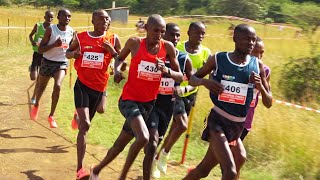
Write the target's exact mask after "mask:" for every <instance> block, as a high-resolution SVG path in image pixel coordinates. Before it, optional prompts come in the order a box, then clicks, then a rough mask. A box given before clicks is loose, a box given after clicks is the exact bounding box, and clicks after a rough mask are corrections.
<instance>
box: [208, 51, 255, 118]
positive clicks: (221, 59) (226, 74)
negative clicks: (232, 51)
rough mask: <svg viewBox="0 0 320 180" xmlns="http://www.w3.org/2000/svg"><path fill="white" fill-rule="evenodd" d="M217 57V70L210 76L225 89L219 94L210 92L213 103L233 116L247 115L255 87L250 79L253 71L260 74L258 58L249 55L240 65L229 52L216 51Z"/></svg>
mask: <svg viewBox="0 0 320 180" xmlns="http://www.w3.org/2000/svg"><path fill="white" fill-rule="evenodd" d="M215 59H216V71H215V72H213V75H211V76H210V78H212V79H214V80H215V81H217V82H219V83H221V84H222V85H223V86H224V91H223V92H222V93H221V94H219V95H218V96H216V95H214V94H213V93H211V92H210V98H211V100H212V102H213V104H214V105H215V106H217V107H218V108H220V109H221V110H223V111H224V112H226V113H228V114H230V115H232V116H235V117H241V118H242V117H246V116H247V112H248V108H249V106H250V103H251V101H252V96H253V88H254V87H253V86H254V85H253V84H252V83H250V82H249V79H250V75H251V72H252V71H254V72H255V73H257V74H259V64H258V63H259V62H258V59H257V58H256V57H254V56H248V58H247V61H246V63H245V64H244V65H238V64H235V63H233V62H232V61H231V60H230V58H229V53H227V52H219V53H216V54H215ZM243 121H244V120H243Z"/></svg>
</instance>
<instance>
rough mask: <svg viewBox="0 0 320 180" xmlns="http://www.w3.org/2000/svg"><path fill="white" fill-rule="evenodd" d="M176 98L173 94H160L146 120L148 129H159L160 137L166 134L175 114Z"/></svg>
mask: <svg viewBox="0 0 320 180" xmlns="http://www.w3.org/2000/svg"><path fill="white" fill-rule="evenodd" d="M174 100H175V99H174V98H173V97H172V96H171V95H158V98H157V100H156V102H155V105H154V106H153V109H152V111H151V114H150V116H149V118H148V120H147V121H146V125H147V127H148V129H158V133H159V137H160V138H163V136H164V135H165V134H166V132H167V129H168V126H169V124H170V120H171V117H172V114H173V106H174Z"/></svg>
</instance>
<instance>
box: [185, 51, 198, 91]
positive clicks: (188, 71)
mask: <svg viewBox="0 0 320 180" xmlns="http://www.w3.org/2000/svg"><path fill="white" fill-rule="evenodd" d="M185 73H186V76H187V78H188V80H189V79H190V78H191V76H192V75H193V74H194V72H193V68H192V62H191V60H190V59H189V58H188V57H187V60H186V68H185ZM195 89H196V87H193V86H190V85H188V86H186V87H185V90H184V91H185V93H187V92H190V91H193V90H195Z"/></svg>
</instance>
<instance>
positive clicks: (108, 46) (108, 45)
mask: <svg viewBox="0 0 320 180" xmlns="http://www.w3.org/2000/svg"><path fill="white" fill-rule="evenodd" d="M102 47H103V49H105V50H106V51H107V52H109V53H111V54H115V53H117V52H116V50H114V48H113V45H112V44H111V43H110V42H109V41H105V42H104V43H103V44H102Z"/></svg>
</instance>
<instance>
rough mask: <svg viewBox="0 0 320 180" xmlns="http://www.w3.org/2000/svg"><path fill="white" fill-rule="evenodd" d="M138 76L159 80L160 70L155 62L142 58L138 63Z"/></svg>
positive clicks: (147, 79) (148, 79) (144, 78)
mask: <svg viewBox="0 0 320 180" xmlns="http://www.w3.org/2000/svg"><path fill="white" fill-rule="evenodd" d="M138 78H139V79H143V80H146V81H160V79H161V71H160V70H158V68H157V67H156V64H155V63H152V62H147V61H143V60H142V61H141V62H140V64H139V65H138Z"/></svg>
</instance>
